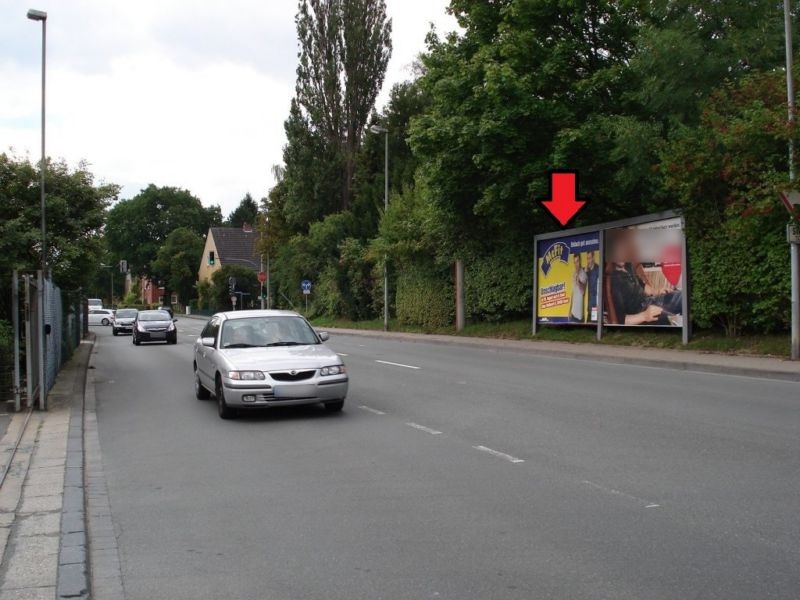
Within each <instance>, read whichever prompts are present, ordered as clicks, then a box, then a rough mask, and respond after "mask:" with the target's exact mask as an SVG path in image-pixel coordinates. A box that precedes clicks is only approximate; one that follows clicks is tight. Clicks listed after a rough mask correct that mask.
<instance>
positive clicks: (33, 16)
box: [28, 8, 47, 410]
mask: <svg viewBox="0 0 800 600" xmlns="http://www.w3.org/2000/svg"><path fill="white" fill-rule="evenodd" d="M28 18H29V19H30V20H31V21H41V22H42V158H41V162H40V163H39V192H40V204H41V213H42V214H41V217H42V259H41V261H42V265H41V269H42V284H41V285H40V286H39V290H38V294H39V306H40V308H41V313H42V315H41V319H42V322H41V328H42V333H41V344H40V348H39V390H40V392H39V408H40V409H41V410H44V409H45V408H46V407H47V382H46V381H45V377H46V376H47V364H46V361H47V326H46V325H47V324H46V323H45V316H44V313H45V311H44V282H45V281H46V280H47V222H46V220H45V210H44V169H45V149H44V106H45V104H44V98H45V95H44V83H45V77H44V74H45V57H46V56H47V53H46V48H47V13H46V12H44V11H42V10H35V9H33V8H32V9H30V10H29V11H28Z"/></svg>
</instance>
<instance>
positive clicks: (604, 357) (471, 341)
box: [317, 328, 800, 382]
mask: <svg viewBox="0 0 800 600" xmlns="http://www.w3.org/2000/svg"><path fill="white" fill-rule="evenodd" d="M317 329H325V330H326V331H329V332H331V333H336V334H338V335H349V336H353V337H366V338H373V339H382V340H394V341H403V342H412V343H428V344H437V345H441V346H458V347H462V348H487V349H491V350H501V351H506V352H524V353H526V354H532V355H534V356H545V357H557V358H569V359H573V360H591V361H596V362H603V363H611V364H620V365H636V366H642V367H657V368H663V369H673V370H677V371H691V372H697V373H714V374H718V375H739V376H742V377H757V378H767V379H777V380H783V381H795V382H800V366H798V367H797V369H794V370H791V369H786V370H778V369H768V368H763V367H751V366H744V365H741V366H736V365H731V364H728V365H724V364H713V363H710V362H706V363H703V362H691V361H690V360H686V359H685V358H683V357H681V358H677V357H674V358H661V357H659V358H648V357H643V356H625V355H620V354H617V355H614V354H611V353H610V352H614V349H615V347H611V346H609V347H605V346H604V347H603V351H604V353H603V354H600V353H596V352H587V351H585V350H583V351H582V350H580V349H577V350H572V349H569V350H567V349H564V348H554V347H553V346H552V345H549V343H548V342H533V341H527V340H498V339H493V338H476V337H456V336H444V335H436V336H433V335H429V334H424V333H405V332H391V331H388V332H387V331H375V330H361V329H337V328H317ZM538 344H542V345H544V344H548V346H540V347H536V345H538ZM578 346H579V347H580V345H578ZM592 348H595V346H592ZM626 348H627V347H626ZM637 351H638V352H642V351H644V352H647V350H645V349H637ZM660 351H661V352H670V353H672V352H674V353H676V354H677V353H680V352H684V351H682V350H672V351H669V350H660ZM709 356H715V357H719V358H725V359H728V360H730V361H735V360H737V359H739V360H742V359H744V360H748V359H747V358H746V357H737V356H727V355H715V354H709ZM754 360H770V359H762V358H758V359H754ZM771 360H779V359H771Z"/></svg>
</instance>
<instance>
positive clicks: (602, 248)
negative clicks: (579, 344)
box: [589, 231, 606, 342]
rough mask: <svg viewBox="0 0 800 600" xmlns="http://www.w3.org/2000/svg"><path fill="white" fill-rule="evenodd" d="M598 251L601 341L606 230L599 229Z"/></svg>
mask: <svg viewBox="0 0 800 600" xmlns="http://www.w3.org/2000/svg"><path fill="white" fill-rule="evenodd" d="M598 237H599V238H600V251H599V252H598V254H599V255H600V259H599V260H600V265H599V267H600V273H599V274H598V278H597V288H598V289H597V341H598V342H599V341H601V340H602V339H603V310H604V307H603V304H604V302H605V298H603V290H604V289H605V285H606V283H605V276H606V247H605V246H606V232H605V231H601V232H600V235H599V236H598ZM589 310H590V311H591V310H592V307H591V306H590V307H589Z"/></svg>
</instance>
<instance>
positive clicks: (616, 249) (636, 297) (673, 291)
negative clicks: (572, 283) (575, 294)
mask: <svg viewBox="0 0 800 600" xmlns="http://www.w3.org/2000/svg"><path fill="white" fill-rule="evenodd" d="M605 236H606V237H605V260H606V263H605V278H604V279H605V283H604V286H603V287H604V288H605V289H604V290H603V293H604V294H605V295H604V297H603V300H604V303H603V304H604V313H605V317H606V320H605V322H606V323H608V324H609V325H628V326H639V327H641V326H644V327H652V326H657V327H682V326H683V314H682V313H683V290H682V289H681V281H682V279H681V275H682V273H683V264H682V261H681V257H682V255H683V253H682V249H683V230H682V228H681V219H680V218H677V217H676V218H671V219H665V220H661V221H653V222H650V223H644V224H641V225H635V226H630V227H620V228H616V229H608V230H606V231H605Z"/></svg>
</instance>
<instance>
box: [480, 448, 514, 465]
mask: <svg viewBox="0 0 800 600" xmlns="http://www.w3.org/2000/svg"><path fill="white" fill-rule="evenodd" d="M473 448H475V450H480V451H481V452H488V453H489V454H491V455H492V456H497V457H498V458H502V459H504V460H507V461H508V462H512V463H524V462H525V461H524V460H523V459H521V458H517V457H516V456H511V455H510V454H506V453H505V452H498V451H497V450H492V449H491V448H487V447H486V446H473Z"/></svg>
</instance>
